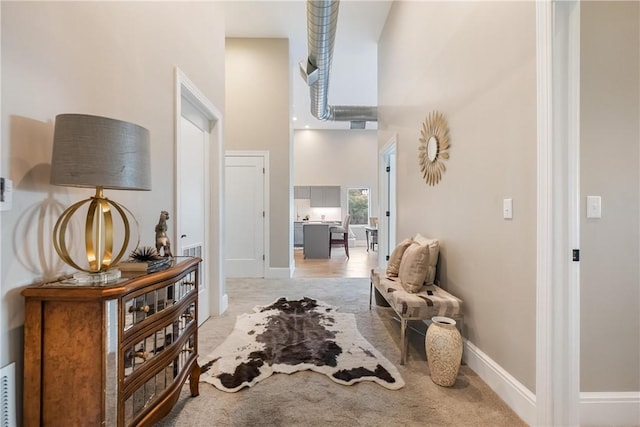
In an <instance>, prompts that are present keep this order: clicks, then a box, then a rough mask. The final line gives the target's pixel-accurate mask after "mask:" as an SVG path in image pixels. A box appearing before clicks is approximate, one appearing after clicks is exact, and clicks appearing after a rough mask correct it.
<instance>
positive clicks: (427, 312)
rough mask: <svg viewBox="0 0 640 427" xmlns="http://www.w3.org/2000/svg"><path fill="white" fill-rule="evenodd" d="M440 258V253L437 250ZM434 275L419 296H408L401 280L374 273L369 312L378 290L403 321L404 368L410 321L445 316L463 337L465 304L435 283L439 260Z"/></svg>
mask: <svg viewBox="0 0 640 427" xmlns="http://www.w3.org/2000/svg"><path fill="white" fill-rule="evenodd" d="M435 253H436V258H437V249H436V252H435ZM431 264H432V266H433V269H434V274H431V275H430V278H429V280H428V281H430V282H431V284H428V285H427V284H424V285H423V286H422V288H420V289H419V291H418V292H415V293H414V292H408V291H407V290H405V288H404V287H403V285H402V283H401V282H400V278H399V277H389V276H387V271H386V269H379V268H378V269H372V270H371V277H370V279H371V284H370V289H369V309H371V306H372V303H373V294H374V289H375V290H376V291H377V292H378V293H379V295H380V296H381V297H382V298H384V300H385V301H386V302H387V303H388V305H389V307H391V309H393V311H394V312H395V313H396V315H397V316H398V318H399V321H400V364H401V365H404V364H405V362H406V359H407V345H408V342H407V336H406V332H407V323H408V322H409V321H410V320H418V321H427V320H431V318H432V317H433V316H445V317H449V318H452V319H454V320H456V324H457V327H458V329H459V330H460V333H462V326H463V320H464V319H463V315H462V300H460V299H459V298H457V297H455V296H454V295H451V294H450V293H448V292H447V291H445V290H444V289H442V288H441V287H439V286H437V285H435V284H434V283H433V281H434V279H435V264H436V262H435V260H433V261H432V262H431Z"/></svg>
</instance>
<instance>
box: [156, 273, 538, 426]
mask: <svg viewBox="0 0 640 427" xmlns="http://www.w3.org/2000/svg"><path fill="white" fill-rule="evenodd" d="M227 291H228V295H229V310H228V311H227V312H226V313H225V314H224V315H222V316H220V317H218V318H213V319H209V320H208V321H207V322H205V324H204V325H203V326H202V327H201V328H200V331H199V340H198V341H199V354H200V355H201V359H202V358H203V357H204V356H206V355H208V354H209V353H210V352H211V351H213V349H214V348H215V347H216V346H217V345H219V344H220V343H222V341H223V340H224V339H225V337H226V336H227V335H228V334H229V333H231V331H232V330H233V325H234V324H235V318H236V316H237V315H239V314H241V313H248V312H250V311H251V309H252V308H253V307H254V306H255V305H259V304H267V303H270V302H272V301H273V300H275V299H276V298H277V297H282V296H284V297H288V298H301V297H304V296H308V297H311V298H315V299H318V300H321V301H324V302H326V303H329V304H332V305H336V306H338V307H340V310H341V311H343V312H349V313H354V314H355V315H356V321H357V324H358V330H359V331H360V333H361V334H362V335H363V336H364V338H365V339H367V340H368V341H369V342H370V343H371V344H372V345H373V346H375V347H376V348H377V349H378V350H379V351H380V352H382V354H384V355H385V356H386V357H387V358H388V359H389V360H390V361H391V362H392V363H394V364H395V365H396V367H397V368H398V370H399V371H400V374H401V375H402V377H403V378H404V380H405V382H406V385H405V387H404V388H402V389H401V390H396V391H392V390H387V389H386V388H384V387H381V386H379V385H377V384H375V383H360V384H356V385H353V386H343V385H339V384H336V383H335V382H333V381H331V380H330V379H328V378H326V377H325V376H324V375H321V374H317V373H314V372H298V373H295V374H291V375H286V374H275V375H273V376H271V377H270V378H268V379H266V380H264V381H262V382H260V383H258V384H257V385H255V386H254V387H252V388H248V389H244V390H241V391H239V392H237V393H226V392H223V391H220V390H217V389H215V388H214V387H213V386H212V385H209V384H206V383H201V384H200V396H199V397H196V398H192V397H190V395H189V387H188V385H186V386H185V387H184V388H183V391H182V394H181V396H180V399H179V400H178V402H177V403H176V406H175V407H174V408H173V410H172V411H171V413H170V414H169V415H167V417H166V418H165V419H164V420H162V421H161V422H160V423H158V424H156V425H158V426H221V427H223V426H237V427H241V426H331V425H333V426H367V427H370V426H385V427H386V426H391V425H398V426H400V425H401V426H525V425H526V424H525V423H524V422H523V421H522V420H521V419H520V418H519V417H518V416H517V415H516V414H515V413H514V412H513V411H512V410H511V409H509V407H508V406H507V405H506V404H505V403H504V402H503V401H502V400H500V398H499V397H498V396H497V395H496V394H495V393H494V392H493V391H492V390H491V389H490V388H489V387H488V386H487V385H486V384H485V383H484V382H483V381H482V380H481V379H480V378H479V377H478V376H477V375H476V374H475V373H474V372H473V371H472V370H471V369H469V368H468V367H467V366H464V365H463V366H462V367H461V368H460V373H459V374H458V379H457V381H456V384H455V385H454V386H453V387H451V388H444V387H440V386H438V385H436V384H434V383H433V382H432V381H431V379H430V378H429V368H428V366H427V362H426V357H425V351H424V337H423V336H421V335H420V334H418V333H416V332H413V331H412V332H410V334H409V336H410V343H409V347H410V349H409V353H408V359H409V360H408V362H407V364H406V365H404V366H403V365H400V364H399V363H398V362H399V359H400V351H399V347H398V341H399V336H400V331H399V323H398V322H396V321H395V320H393V318H392V313H390V312H389V309H385V308H377V307H375V305H374V307H373V309H372V310H369V280H368V279H286V280H275V279H270V280H262V279H229V280H227ZM417 326H418V329H422V330H423V331H424V329H425V328H426V327H425V326H422V327H420V326H421V324H420V323H418V324H417Z"/></svg>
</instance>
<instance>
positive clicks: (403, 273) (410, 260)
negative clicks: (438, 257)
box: [398, 243, 429, 293]
mask: <svg viewBox="0 0 640 427" xmlns="http://www.w3.org/2000/svg"><path fill="white" fill-rule="evenodd" d="M428 267H429V247H428V246H423V245H419V244H417V243H412V244H411V245H409V247H408V248H407V249H406V250H405V251H404V255H403V256H402V261H400V272H399V273H398V277H399V278H400V283H401V284H402V287H403V288H404V290H405V291H407V292H411V293H416V292H420V289H422V285H423V284H424V279H425V276H426V275H427V268H428Z"/></svg>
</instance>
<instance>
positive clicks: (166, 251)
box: [156, 211, 173, 257]
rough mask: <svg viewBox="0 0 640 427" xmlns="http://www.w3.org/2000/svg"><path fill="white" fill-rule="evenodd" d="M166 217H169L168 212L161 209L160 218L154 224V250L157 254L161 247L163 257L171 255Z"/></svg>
mask: <svg viewBox="0 0 640 427" xmlns="http://www.w3.org/2000/svg"><path fill="white" fill-rule="evenodd" d="M168 219H169V212H167V211H161V212H160V220H159V221H158V224H157V225H156V251H158V254H159V253H160V249H162V250H163V255H164V256H165V257H170V256H173V255H171V242H170V241H169V236H167V220H168Z"/></svg>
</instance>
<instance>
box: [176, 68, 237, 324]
mask: <svg viewBox="0 0 640 427" xmlns="http://www.w3.org/2000/svg"><path fill="white" fill-rule="evenodd" d="M175 83H176V84H175V87H176V92H175V96H176V107H175V113H176V116H175V120H176V122H175V132H176V135H175V139H176V177H175V182H176V187H175V188H176V194H175V200H176V206H175V208H174V212H175V223H176V233H175V235H174V242H176V245H175V247H176V248H175V250H174V255H180V256H198V257H200V258H202V260H203V262H202V264H201V270H200V276H199V278H198V324H199V325H200V324H202V323H204V321H205V320H206V319H207V318H209V316H211V315H219V314H222V313H223V312H224V311H225V310H226V309H227V306H228V300H227V296H226V290H225V287H224V273H223V269H222V262H221V261H220V258H221V253H222V251H221V249H220V246H221V244H222V228H221V224H222V223H223V215H222V212H221V207H222V201H221V199H222V194H223V193H222V188H223V187H222V185H223V179H224V175H223V168H222V157H223V156H222V153H223V151H222V115H221V114H220V112H219V111H218V110H217V109H216V108H215V107H214V106H213V104H211V102H210V101H209V100H208V99H207V98H206V97H205V96H204V94H203V93H202V92H201V91H200V90H199V89H198V88H197V87H196V86H195V85H194V84H193V82H191V80H189V79H188V78H187V76H186V75H185V74H184V73H183V72H182V71H181V70H180V69H178V68H176V70H175ZM178 237H179V238H178Z"/></svg>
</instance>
